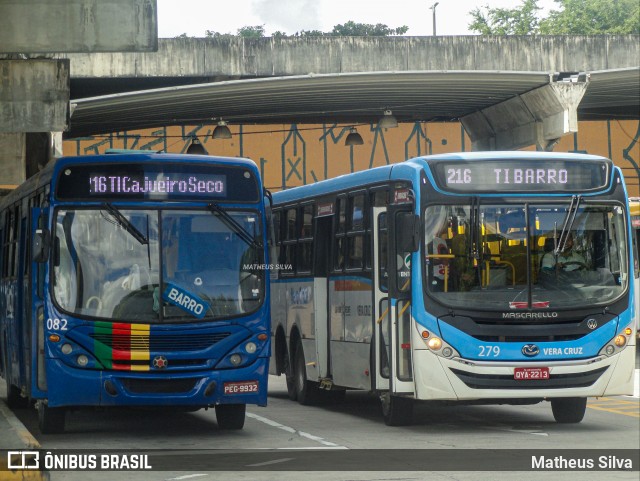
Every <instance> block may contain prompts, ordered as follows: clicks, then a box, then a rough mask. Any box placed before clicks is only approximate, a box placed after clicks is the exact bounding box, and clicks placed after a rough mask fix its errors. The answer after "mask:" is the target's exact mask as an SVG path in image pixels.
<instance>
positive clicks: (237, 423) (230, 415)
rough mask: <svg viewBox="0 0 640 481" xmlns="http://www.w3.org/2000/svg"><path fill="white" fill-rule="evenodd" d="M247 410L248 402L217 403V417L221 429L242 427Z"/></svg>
mask: <svg viewBox="0 0 640 481" xmlns="http://www.w3.org/2000/svg"><path fill="white" fill-rule="evenodd" d="M246 411H247V405H246V404H218V405H216V419H217V420H218V427H219V428H220V429H242V428H243V427H244V417H245V413H246Z"/></svg>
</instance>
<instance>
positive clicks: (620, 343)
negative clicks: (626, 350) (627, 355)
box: [613, 334, 627, 347]
mask: <svg viewBox="0 0 640 481" xmlns="http://www.w3.org/2000/svg"><path fill="white" fill-rule="evenodd" d="M613 343H614V344H615V345H616V346H618V347H622V346H624V345H625V344H626V343H627V338H626V337H624V336H623V335H622V334H620V335H618V336H616V338H615V339H614V340H613Z"/></svg>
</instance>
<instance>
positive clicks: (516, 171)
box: [434, 160, 608, 192]
mask: <svg viewBox="0 0 640 481" xmlns="http://www.w3.org/2000/svg"><path fill="white" fill-rule="evenodd" d="M434 168H435V174H436V181H437V182H438V184H439V185H440V186H441V187H442V188H444V189H445V190H448V191H458V192H467V191H468V190H469V189H473V190H474V191H484V192H531V191H545V192H552V191H561V192H562V191H588V190H597V189H601V188H603V187H605V183H606V179H607V172H608V166H607V164H606V162H571V161H566V160H558V161H553V160H549V161H544V162H531V161H518V160H511V161H509V160H493V161H484V162H481V163H475V162H464V161H455V160H454V161H444V162H438V163H435V164H434Z"/></svg>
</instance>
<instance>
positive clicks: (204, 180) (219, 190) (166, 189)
mask: <svg viewBox="0 0 640 481" xmlns="http://www.w3.org/2000/svg"><path fill="white" fill-rule="evenodd" d="M132 193H133V194H135V193H141V194H148V195H149V196H152V195H153V194H172V195H177V196H179V195H198V194H203V195H205V196H213V197H216V196H223V197H224V196H225V195H226V193H227V176H226V175H213V174H199V175H190V174H184V173H181V172H180V173H171V174H169V175H166V174H158V175H157V176H155V177H151V178H150V177H148V176H146V175H145V176H144V178H143V179H141V178H134V177H131V176H129V175H93V176H90V177H89V195H98V196H101V195H107V196H109V197H117V196H118V195H120V194H124V195H127V194H132Z"/></svg>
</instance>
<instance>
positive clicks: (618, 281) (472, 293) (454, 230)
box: [424, 199, 629, 311]
mask: <svg viewBox="0 0 640 481" xmlns="http://www.w3.org/2000/svg"><path fill="white" fill-rule="evenodd" d="M563 231H564V232H563ZM561 234H562V235H561ZM626 246H627V239H626V229H625V216H624V209H623V207H622V206H621V205H619V204H612V203H606V204H605V203H598V202H594V201H585V200H584V199H583V200H581V201H579V202H576V203H573V202H572V203H571V204H569V203H536V204H534V203H528V204H526V205H525V204H512V203H509V204H500V203H496V202H493V203H490V204H486V205H485V204H482V203H474V202H472V203H469V204H458V205H437V206H428V207H427V208H426V210H425V250H424V252H425V253H426V256H425V262H426V266H425V267H426V268H425V271H424V272H425V274H426V276H427V282H426V283H425V290H426V292H427V294H428V295H429V296H431V297H433V298H435V299H437V300H438V301H439V302H441V303H442V304H444V305H446V306H449V307H452V308H469V306H473V308H474V309H481V310H493V311H495V310H513V309H556V308H581V307H585V306H586V305H597V304H604V303H610V302H611V301H612V300H613V299H615V298H617V297H618V296H620V295H622V294H623V293H624V292H625V290H626V289H627V285H628V282H629V281H628V261H627V258H628V253H627V247H626Z"/></svg>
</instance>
